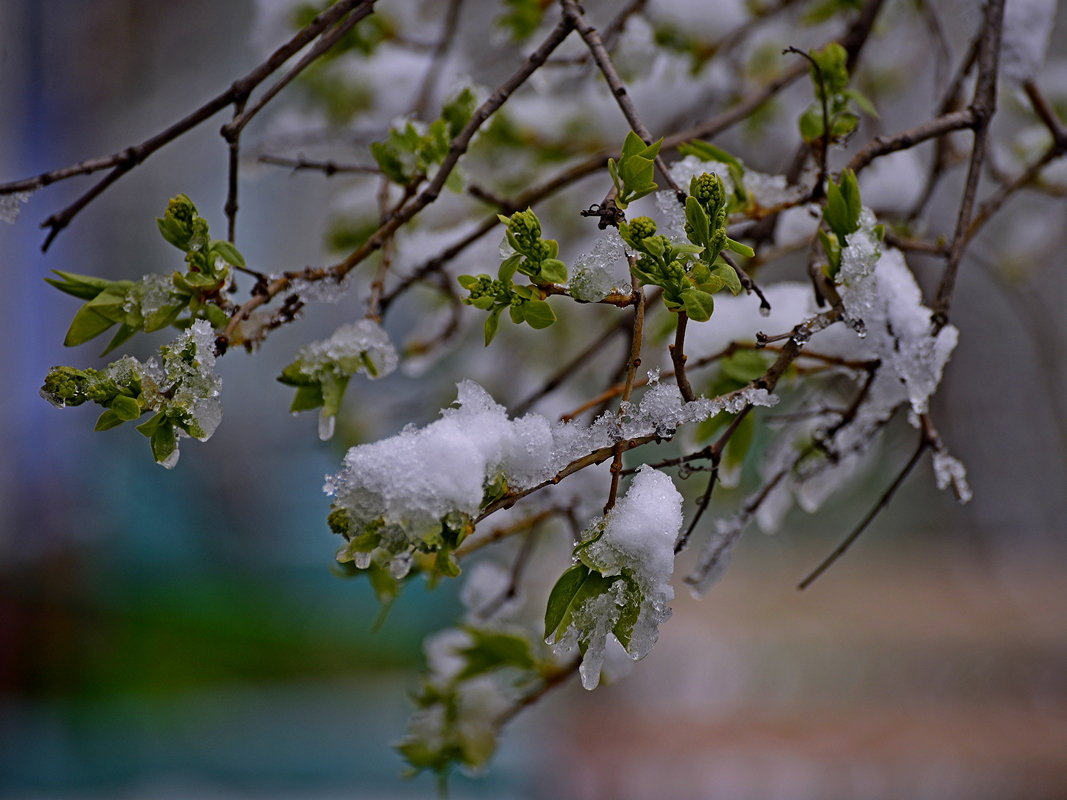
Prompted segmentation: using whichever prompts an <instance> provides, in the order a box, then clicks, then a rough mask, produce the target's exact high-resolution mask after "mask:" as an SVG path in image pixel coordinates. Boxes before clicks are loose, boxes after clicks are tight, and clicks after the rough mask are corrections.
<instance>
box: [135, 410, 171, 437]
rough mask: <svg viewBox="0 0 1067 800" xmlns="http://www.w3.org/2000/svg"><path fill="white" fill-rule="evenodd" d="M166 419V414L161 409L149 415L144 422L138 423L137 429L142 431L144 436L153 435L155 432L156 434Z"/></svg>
mask: <svg viewBox="0 0 1067 800" xmlns="http://www.w3.org/2000/svg"><path fill="white" fill-rule="evenodd" d="M165 419H166V415H165V414H164V413H163V412H162V411H160V412H158V413H156V414H154V415H153V416H151V417H149V418H148V420H147V421H145V422H142V423H141V424H140V425H138V426H137V430H138V431H140V432H141V433H142V434H143V435H144V436H149V437H151V436H152V435H153V434H155V432H156V431H157V430H159V426H160V425H162V424H163V422H164V420H165Z"/></svg>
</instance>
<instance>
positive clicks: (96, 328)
mask: <svg viewBox="0 0 1067 800" xmlns="http://www.w3.org/2000/svg"><path fill="white" fill-rule="evenodd" d="M114 324H115V321H114V320H112V319H108V318H107V317H105V316H103V315H101V314H100V313H99V312H98V311H97V310H96V309H94V308H93V307H92V306H90V305H89V304H88V303H87V304H86V305H84V306H82V307H81V308H80V309H78V313H77V314H75V315H74V319H73V320H71V323H70V328H68V329H67V335H66V337H65V338H64V339H63V344H64V345H66V346H67V347H75V346H76V345H79V344H84V343H85V342H88V341H89V340H90V339H94V338H96V337H97V336H99V335H100V334H101V333H103V332H104V331H106V330H107V329H108V328H110V327H111V326H112V325H114Z"/></svg>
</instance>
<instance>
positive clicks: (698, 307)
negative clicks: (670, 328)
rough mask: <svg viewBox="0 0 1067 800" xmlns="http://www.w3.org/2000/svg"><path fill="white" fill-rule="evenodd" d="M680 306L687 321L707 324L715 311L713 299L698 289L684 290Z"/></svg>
mask: <svg viewBox="0 0 1067 800" xmlns="http://www.w3.org/2000/svg"><path fill="white" fill-rule="evenodd" d="M682 305H683V306H684V307H685V313H686V314H687V315H688V317H689V319H691V320H693V321H694V322H707V321H708V320H709V319H711V315H712V313H713V312H714V311H715V298H714V297H712V296H711V295H710V294H708V293H707V292H703V291H701V290H700V289H686V290H685V291H684V292H682Z"/></svg>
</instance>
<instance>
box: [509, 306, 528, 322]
mask: <svg viewBox="0 0 1067 800" xmlns="http://www.w3.org/2000/svg"><path fill="white" fill-rule="evenodd" d="M525 306H526V304H525V303H519V304H518V305H517V306H508V314H509V315H510V316H511V321H512V322H514V323H515V324H516V325H518V324H520V323H522V322H525V321H526V311H525Z"/></svg>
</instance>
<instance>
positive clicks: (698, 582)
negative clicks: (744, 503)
mask: <svg viewBox="0 0 1067 800" xmlns="http://www.w3.org/2000/svg"><path fill="white" fill-rule="evenodd" d="M748 521H749V516H748V515H747V514H744V513H741V514H736V515H734V516H729V517H720V518H719V519H717V520H715V523H714V526H713V527H714V530H713V531H712V534H711V538H710V539H708V542H707V544H706V545H705V547H704V551H703V553H701V556H700V559H699V560H698V561H697V566H696V568H695V569H694V570H693V572H692V573H691V574H690V575H688V576H687V577H686V579H685V582H686V584H688V585H689V589H690V591H691V592H692V593H693V595H694V596H695V597H702V596H703V595H705V594H707V592H708V590H709V589H710V588H711V587H712V586H714V585H715V584H716V583H718V582H719V580H720V579H721V578H722V576H723V575H724V574H726V570H727V568H728V567H729V566H730V561H731V560H732V559H733V553H734V546H735V545H736V544H737V542H738V540H739V539H740V538H741V533H742V532H743V531H744V529H745V526H746V525H747V524H748Z"/></svg>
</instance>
